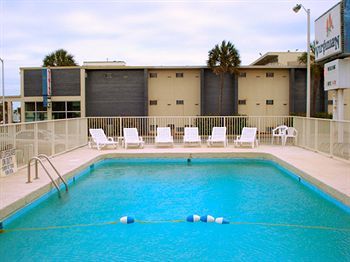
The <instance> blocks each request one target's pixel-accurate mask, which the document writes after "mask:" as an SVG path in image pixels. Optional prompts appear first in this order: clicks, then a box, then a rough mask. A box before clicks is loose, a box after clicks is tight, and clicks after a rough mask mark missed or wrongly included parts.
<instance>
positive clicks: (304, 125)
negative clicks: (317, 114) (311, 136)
mask: <svg viewBox="0 0 350 262" xmlns="http://www.w3.org/2000/svg"><path fill="white" fill-rule="evenodd" d="M305 122H306V118H303V145H302V146H303V147H306V123H305Z"/></svg>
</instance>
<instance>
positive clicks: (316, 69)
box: [298, 43, 323, 116]
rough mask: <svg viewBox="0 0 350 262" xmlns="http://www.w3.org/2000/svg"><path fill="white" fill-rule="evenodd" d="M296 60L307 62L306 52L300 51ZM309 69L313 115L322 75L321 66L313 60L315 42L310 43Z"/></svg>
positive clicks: (313, 114) (301, 62) (300, 62)
mask: <svg viewBox="0 0 350 262" xmlns="http://www.w3.org/2000/svg"><path fill="white" fill-rule="evenodd" d="M298 62H299V64H305V65H306V63H307V53H306V52H304V53H302V55H301V56H299V57H298ZM310 69H311V70H310V71H311V79H312V80H313V81H312V85H311V89H312V98H311V103H312V107H311V115H312V116H315V114H316V100H317V93H318V90H319V89H320V83H321V79H322V77H323V66H322V65H320V64H318V63H316V61H315V43H312V44H311V45H310Z"/></svg>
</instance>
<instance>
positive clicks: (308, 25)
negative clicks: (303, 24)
mask: <svg viewBox="0 0 350 262" xmlns="http://www.w3.org/2000/svg"><path fill="white" fill-rule="evenodd" d="M301 8H303V9H304V11H305V12H306V14H307V69H306V70H307V71H306V117H310V97H311V95H310V91H311V87H310V82H311V73H310V9H306V8H305V7H304V6H303V5H302V4H297V5H296V6H294V7H293V11H294V12H295V13H298V12H299V10H300V9H301ZM314 99H315V98H314Z"/></svg>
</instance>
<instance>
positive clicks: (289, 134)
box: [282, 127, 298, 145]
mask: <svg viewBox="0 0 350 262" xmlns="http://www.w3.org/2000/svg"><path fill="white" fill-rule="evenodd" d="M288 138H291V139H294V143H295V144H296V143H297V139H298V131H297V130H296V129H295V128H294V127H287V129H286V132H285V136H284V139H283V141H282V142H283V145H286V143H287V140H288Z"/></svg>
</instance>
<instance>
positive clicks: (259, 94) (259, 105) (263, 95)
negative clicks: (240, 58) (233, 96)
mask: <svg viewBox="0 0 350 262" xmlns="http://www.w3.org/2000/svg"><path fill="white" fill-rule="evenodd" d="M240 72H246V77H245V78H244V77H239V78H238V99H239V100H244V99H245V100H246V105H238V114H241V115H250V116H284V115H288V114H289V71H288V70H286V69H273V70H272V69H271V70H267V69H245V70H240ZM267 72H273V73H274V77H271V78H269V77H266V73H267ZM270 99H273V100H274V103H273V105H266V100H270Z"/></svg>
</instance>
